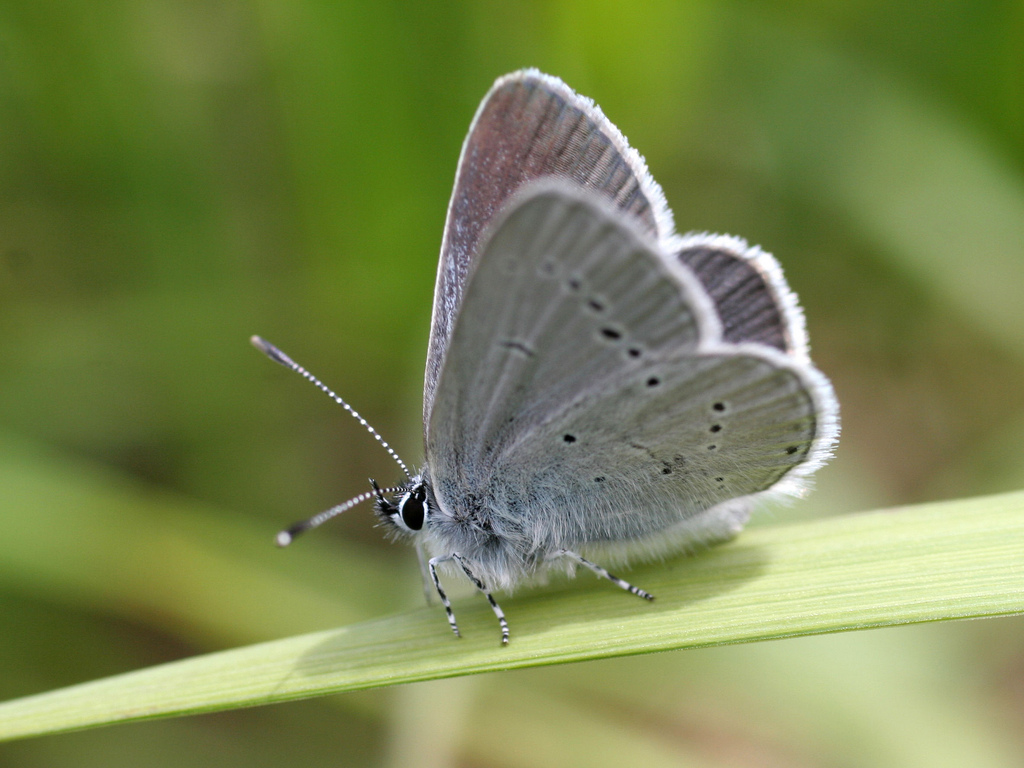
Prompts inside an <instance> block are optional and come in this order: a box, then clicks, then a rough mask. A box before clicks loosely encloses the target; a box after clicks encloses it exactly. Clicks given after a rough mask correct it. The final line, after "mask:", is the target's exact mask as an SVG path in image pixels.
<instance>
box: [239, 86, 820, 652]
mask: <svg viewBox="0 0 1024 768" xmlns="http://www.w3.org/2000/svg"><path fill="white" fill-rule="evenodd" d="M431 323H432V324H431V332H430V341H429V346H428V349H427V364H426V374H425V382H424V397H423V424H424V446H425V462H424V464H423V466H422V467H420V468H419V470H418V471H416V472H413V471H411V470H410V469H408V467H407V465H406V464H405V463H404V462H402V460H401V459H400V458H399V457H398V455H397V453H396V452H395V451H394V450H393V449H392V448H391V447H390V446H389V445H388V444H387V443H386V442H385V441H384V440H383V438H382V437H381V436H380V435H379V434H378V433H377V432H376V431H375V430H373V428H372V427H370V426H369V425H368V424H367V423H366V421H365V420H363V418H362V417H361V416H360V415H359V414H358V413H356V412H355V411H353V410H352V409H351V407H350V406H349V405H348V404H347V403H345V402H344V401H343V400H342V399H341V398H340V397H338V396H337V395H336V394H335V393H334V392H332V391H331V390H330V389H328V388H327V387H326V386H325V385H324V384H322V383H321V382H320V381H319V379H317V378H316V377H314V376H313V375H312V374H310V373H309V372H308V371H306V369H304V368H302V367H301V366H299V365H298V364H297V363H295V362H294V361H293V360H292V359H291V358H290V357H288V356H287V355H285V354H284V353H283V352H281V351H280V350H279V349H278V348H277V347H275V346H273V345H272V344H270V343H269V342H266V341H264V340H262V339H260V338H258V337H254V339H253V342H254V344H256V346H257V347H258V348H260V349H261V350H262V351H264V352H265V353H266V354H268V355H269V356H270V357H271V358H272V359H274V360H275V361H276V362H279V363H281V364H282V365H285V366H287V367H289V368H292V369H293V370H295V371H297V372H299V373H300V374H302V375H303V376H305V377H306V378H307V379H309V380H310V381H312V382H313V383H314V384H316V385H317V386H318V387H320V388H321V389H323V390H324V391H325V392H327V393H328V394H329V395H331V396H332V397H333V398H334V399H335V400H336V401H337V402H339V403H340V404H341V405H342V406H343V407H345V408H346V409H347V410H348V411H349V412H350V413H351V414H352V415H353V416H355V417H356V418H357V419H359V421H360V422H361V423H362V424H363V426H365V427H366V428H367V429H368V430H370V432H371V433H372V434H373V435H374V436H375V437H376V438H377V440H378V441H379V442H381V443H382V444H383V445H384V447H385V448H386V449H387V450H388V452H389V453H390V454H391V455H392V457H393V458H394V459H395V460H396V461H397V462H398V464H399V466H400V467H401V468H402V469H403V471H404V472H405V474H406V480H405V481H404V482H403V483H401V484H400V485H397V486H394V487H390V488H383V489H382V488H380V487H379V486H378V485H377V484H376V483H375V482H373V481H371V483H372V486H373V490H372V491H369V492H367V493H363V494H360V495H359V496H356V497H355V498H353V499H351V500H349V501H347V502H345V503H344V504H341V505H338V506H337V507H334V508H332V509H330V510H327V511H326V512H323V513H321V514H320V515H317V516H315V517H313V518H310V519H309V520H306V521H303V522H301V523H298V524H296V525H294V526H292V527H291V528H289V529H287V530H285V531H282V532H281V533H280V534H279V535H278V544H280V545H285V544H288V543H289V542H291V540H292V539H293V538H294V537H295V536H296V535H298V534H299V533H301V532H302V531H305V530H308V529H309V528H313V527H316V526H318V525H320V524H321V523H323V522H325V521H326V520H328V519H330V518H331V517H334V516H335V515H337V514H339V513H341V512H344V511H346V510H348V509H350V508H351V507H353V506H355V505H356V504H359V503H361V502H363V501H367V500H370V499H373V500H374V502H375V508H376V511H377V513H378V515H379V517H380V519H381V521H382V523H383V525H385V526H386V527H387V528H388V529H389V530H390V531H392V532H393V533H395V534H396V535H398V536H401V537H407V538H409V539H412V540H413V541H414V542H415V544H416V546H417V551H418V552H419V553H420V558H421V563H422V564H424V571H425V578H426V579H427V580H428V583H429V584H431V585H432V586H433V587H434V588H435V589H436V592H437V594H438V595H439V596H440V598H441V602H442V604H443V605H444V608H445V611H446V614H447V618H448V623H449V625H450V627H451V629H452V631H453V632H454V633H455V635H456V636H458V635H459V628H458V625H457V623H456V620H455V615H454V612H453V610H452V607H451V602H450V600H449V599H448V596H447V595H446V593H445V591H444V589H443V587H442V584H441V580H440V577H439V567H440V566H447V567H449V568H452V567H454V569H455V570H456V572H458V571H461V572H462V573H464V574H465V576H466V577H467V578H469V580H470V581H471V582H472V583H473V584H474V585H475V586H476V588H477V589H479V590H480V591H481V592H482V593H483V594H484V595H485V596H486V598H487V600H488V601H489V603H490V605H491V608H492V610H493V611H494V614H495V616H496V617H497V620H498V623H499V625H500V629H501V640H502V643H508V641H509V636H510V634H509V625H508V622H507V620H506V618H505V615H504V612H503V611H502V609H501V607H500V606H499V605H498V603H497V601H496V600H495V599H494V596H493V594H492V590H494V589H502V590H508V589H511V588H512V587H514V586H516V584H518V583H519V582H521V581H522V580H523V579H525V578H527V577H530V576H532V575H534V574H537V573H538V572H541V571H544V570H545V569H547V568H549V567H552V566H555V565H563V566H568V567H570V568H575V567H576V566H582V567H585V568H588V569H590V570H591V571H593V572H594V573H596V574H597V575H598V576H601V577H603V578H605V579H608V580H610V581H611V582H613V583H614V584H616V585H618V586H620V587H622V588H623V589H625V590H627V591H629V592H631V593H633V594H635V595H637V596H640V597H642V598H646V599H653V598H652V595H650V594H649V593H647V592H645V591H644V590H642V589H640V588H638V587H635V586H633V585H632V584H630V583H628V582H626V581H624V580H622V579H620V578H618V577H616V576H614V575H612V574H611V573H609V572H608V571H607V570H606V569H605V568H604V567H602V566H601V565H598V564H597V563H596V562H595V561H594V560H592V559H590V558H591V557H593V558H595V559H599V558H601V557H603V558H607V559H608V560H610V561H616V562H622V561H624V560H626V559H628V558H631V557H637V556H641V557H651V556H657V555H661V554H665V553H669V552H676V551H685V550H691V549H693V548H695V547H697V546H704V545H708V544H712V543H715V542H718V541H722V540H725V539H728V538H730V537H732V536H734V535H735V534H736V533H737V532H739V530H740V529H741V528H742V527H743V525H744V523H745V522H746V521H747V519H748V517H749V515H750V513H751V509H752V507H753V505H754V503H755V502H756V500H757V499H758V498H759V497H762V496H764V495H766V494H773V493H787V492H788V493H793V494H796V493H799V492H800V491H801V490H802V489H803V488H804V486H805V484H806V478H807V477H808V476H809V475H810V474H811V473H813V472H814V471H815V470H816V469H817V468H818V467H820V466H821V465H822V464H823V463H824V462H825V461H826V460H827V459H828V458H829V456H830V455H831V452H832V450H833V448H834V445H835V443H836V440H837V438H838V430H839V415H838V403H837V401H836V398H835V395H834V393H833V390H832V387H831V384H830V383H829V380H828V379H827V378H826V377H825V376H824V375H823V374H822V373H821V372H819V371H818V370H817V369H816V368H815V367H814V366H813V365H812V363H811V361H810V356H809V349H808V341H807V333H806V330H805V324H804V318H803V314H802V311H801V309H800V306H799V304H798V302H797V298H796V296H795V295H794V294H793V293H792V291H790V289H789V287H788V286H787V284H786V281H785V279H784V278H783V276H782V271H781V269H780V268H779V265H778V263H777V262H776V261H775V259H774V258H773V257H772V256H771V255H770V254H768V253H766V252H765V251H762V250H760V249H759V248H757V247H749V246H748V245H747V244H746V243H745V242H744V241H743V240H740V239H738V238H734V237H728V236H719V235H708V234H690V235H686V236H679V235H677V234H675V232H674V225H673V217H672V213H671V211H670V210H669V208H668V205H667V203H666V201H665V196H664V194H663V192H662V190H661V188H660V187H659V186H658V184H657V183H656V182H655V181H654V179H653V178H652V176H651V175H650V173H649V172H648V170H647V167H646V164H645V163H644V160H643V159H642V158H641V157H640V155H639V154H638V153H637V152H636V151H635V150H634V149H632V148H631V147H630V146H629V144H628V142H627V141H626V139H625V137H624V136H623V135H622V134H621V133H620V132H619V130H618V129H617V128H616V127H615V126H614V125H613V124H612V123H611V122H610V121H609V120H608V119H607V118H606V117H605V116H604V114H603V113H602V112H601V110H600V108H599V107H598V106H597V105H596V104H594V102H592V101H591V100H590V99H587V98H585V97H582V96H580V95H578V94H576V93H575V92H574V91H572V90H571V89H570V88H569V87H568V86H567V85H565V83H563V82H562V81H561V80H559V79H557V78H555V77H552V76H549V75H545V74H542V73H541V72H539V71H537V70H534V69H526V70H521V71H518V72H514V73H512V74H510V75H506V76H504V77H502V78H500V79H498V81H497V82H496V83H495V84H494V86H493V87H492V88H491V90H490V92H489V93H488V94H487V96H486V97H485V98H484V100H483V102H482V103H481V105H480V107H479V109H478V111H477V113H476V116H475V118H474V119H473V122H472V125H471V127H470V130H469V134H468V136H467V138H466V140H465V143H464V145H463V148H462V154H461V156H460V158H459V163H458V170H457V173H456V178H455V189H454V191H453V193H452V198H451V202H450V204H449V208H448V216H447V221H446V224H445V228H444V237H443V240H442V245H441V257H440V263H439V265H438V272H437V282H436V286H435V292H434V307H433V316H432V321H431Z"/></svg>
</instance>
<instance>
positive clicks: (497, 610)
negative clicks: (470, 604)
mask: <svg viewBox="0 0 1024 768" xmlns="http://www.w3.org/2000/svg"><path fill="white" fill-rule="evenodd" d="M452 559H453V560H455V562H457V563H458V564H459V565H461V566H462V570H463V571H465V573H466V576H468V577H469V580H470V581H472V582H473V585H474V586H475V587H476V588H477V589H479V590H480V591H481V592H483V593H484V597H486V598H487V602H489V603H490V604H491V610H492V611H494V615H495V616H497V617H498V624H499V625H500V626H501V644H502V645H508V622H507V621H506V620H505V612H504V611H503V610H501V606H500V605H498V603H497V601H496V600H495V599H494V596H493V595H492V594H491V593H490V592H488V591H487V587H485V586H484V583H483V582H482V581H480V579H478V578H477V577H476V574H474V573H473V572H472V571H471V570H470V569H469V566H468V565H466V561H465V560H464V559H463V557H462V555H458V554H454V553H453V554H452Z"/></svg>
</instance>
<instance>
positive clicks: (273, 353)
mask: <svg viewBox="0 0 1024 768" xmlns="http://www.w3.org/2000/svg"><path fill="white" fill-rule="evenodd" d="M249 341H251V342H252V345H253V346H254V347H256V349H258V350H259V351H260V352H262V353H263V354H265V355H266V356H267V357H269V358H270V359H271V360H273V361H274V362H275V363H280V364H281V365H283V366H284V367H285V368H290V369H291V370H293V371H295V372H296V373H297V374H299V375H300V376H301V377H302V378H304V379H305V380H306V381H308V382H310V383H311V384H313V385H314V386H315V387H316V388H317V389H319V390H320V391H321V392H323V393H324V394H325V395H327V396H328V397H329V398H331V399H332V400H333V401H334V402H336V403H337V404H338V405H340V406H341V407H342V408H344V409H345V410H346V411H348V412H349V415H350V416H352V418H354V419H355V420H356V421H358V422H359V423H360V424H362V425H363V426H364V427H366V431H367V432H369V433H370V434H371V435H373V436H374V437H375V438H376V439H377V442H378V443H380V444H381V445H382V446H384V450H385V451H387V452H388V455H390V456H391V458H392V459H394V460H395V462H397V464H398V466H400V467H401V468H402V471H403V472H405V476H406V477H408V478H409V479H410V480H412V473H410V472H409V468H408V467H407V466H405V462H404V461H402V460H401V458H399V456H398V454H397V453H395V449H394V448H392V447H391V446H390V445H388V444H387V441H385V440H384V438H383V437H381V436H380V432H378V431H377V430H376V429H374V428H373V427H371V426H370V425H369V423H368V422H367V421H366V419H364V418H363V417H362V416H360V415H359V414H358V413H357V412H356V411H355V409H354V408H353V407H352V406H351V405H349V404H348V403H346V402H345V401H344V400H342V399H341V398H340V397H339V396H338V395H337V394H335V392H334V390H332V389H331V388H330V387H328V386H327V385H326V384H324V383H323V382H322V381H320V379H318V378H317V377H316V376H314V375H313V374H312V373H310V372H309V371H307V370H306V369H305V368H303V367H302V366H301V365H299V364H298V363H296V362H295V361H294V360H292V359H291V358H290V357H288V355H286V354H285V353H284V352H282V351H281V350H280V349H278V348H277V347H275V346H274V345H273V344H271V343H270V342H269V341H267V340H266V339H261V338H260V337H259V336H253V337H252V338H251V339H249ZM363 495H364V496H372V495H373V494H369V495H367V494H363ZM348 503H349V502H345V504H348ZM355 503H356V504H358V503H359V502H355ZM341 506H345V505H344V504H342V505H341ZM335 509H337V508H335ZM328 511H330V510H328ZM341 511H342V512H343V511H344V510H341ZM324 514H327V513H326V512H325V513H324ZM335 514H338V513H337V512H335ZM317 517H320V515H317ZM330 517H333V515H330ZM311 519H313V520H316V517H314V518H311ZM320 522H323V521H322V520H321V521H320ZM319 524H320V523H316V524H315V525H319ZM308 527H310V528H312V527H315V526H308ZM279 538H280V537H279ZM278 543H280V542H278ZM287 543H288V542H285V544H287ZM281 546H284V544H282V545H281Z"/></svg>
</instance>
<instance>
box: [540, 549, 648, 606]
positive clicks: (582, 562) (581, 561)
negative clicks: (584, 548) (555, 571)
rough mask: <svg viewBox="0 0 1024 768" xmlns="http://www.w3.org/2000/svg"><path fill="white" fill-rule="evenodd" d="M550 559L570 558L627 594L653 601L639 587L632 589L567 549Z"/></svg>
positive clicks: (556, 552) (598, 566) (554, 553)
mask: <svg viewBox="0 0 1024 768" xmlns="http://www.w3.org/2000/svg"><path fill="white" fill-rule="evenodd" d="M551 557H552V558H555V557H568V558H572V559H573V560H575V561H576V562H577V563H579V564H580V565H582V566H585V567H587V568H589V569H590V570H592V571H593V572H594V573H596V574H597V575H598V576H600V577H601V578H603V579H608V581H610V582H611V583H612V584H616V585H618V586H619V587H622V589H624V590H626V591H627V592H631V593H632V594H634V595H636V596H637V597H642V598H643V599H644V600H653V599H654V595H652V594H651V593H650V592H645V591H644V590H642V589H640V587H634V586H633V585H632V584H630V583H629V582H628V581H625V580H624V579H620V578H619V577H618V576H615V575H613V574H611V573H608V571H606V570H605V569H604V568H602V567H601V566H600V565H598V564H597V563H592V562H590V561H589V560H587V559H585V558H583V557H581V556H580V555H577V554H576V553H575V552H570V551H569V550H568V549H559V550H556V551H555V552H553V553H552V555H551Z"/></svg>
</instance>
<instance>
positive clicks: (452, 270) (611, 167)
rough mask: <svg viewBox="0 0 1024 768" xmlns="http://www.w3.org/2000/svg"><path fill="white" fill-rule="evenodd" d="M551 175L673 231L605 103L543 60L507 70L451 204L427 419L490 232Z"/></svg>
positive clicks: (469, 142)
mask: <svg viewBox="0 0 1024 768" xmlns="http://www.w3.org/2000/svg"><path fill="white" fill-rule="evenodd" d="M549 176H550V177H555V178H563V179H566V180H570V181H572V182H574V183H575V184H577V185H580V186H582V187H585V188H587V189H590V190H593V191H594V192H596V193H597V194H599V195H601V196H603V197H605V198H607V199H608V200H610V201H611V202H612V203H613V204H614V205H615V206H617V207H618V208H619V209H620V210H622V211H624V212H626V213H627V214H628V215H629V216H630V217H632V218H633V219H634V220H635V222H636V225H637V227H638V228H639V229H640V230H641V231H643V232H644V233H646V234H647V235H649V236H650V237H651V238H653V239H655V240H658V239H663V238H669V237H670V236H671V235H672V231H673V226H672V214H671V212H670V211H669V209H668V206H667V205H666V204H665V197H664V194H663V193H662V191H661V188H660V187H659V186H658V185H657V183H656V182H655V181H654V179H653V178H652V177H651V175H650V174H649V173H648V172H647V166H646V165H645V164H644V161H643V158H641V157H640V155H639V154H638V153H637V152H636V151H635V150H634V149H632V148H631V147H630V146H629V144H628V142H627V141H626V139H625V137H624V136H623V135H622V134H621V133H620V132H619V130H618V129H617V128H616V127H615V126H614V125H613V124H612V123H611V122H610V121H609V120H608V118H606V117H605V116H604V114H603V113H602V112H601V110H600V109H599V108H598V107H597V105H596V104H594V103H593V102H592V101H591V100H590V99H587V98H585V97H583V96H580V95H578V94H576V93H575V92H574V91H573V90H572V89H571V88H569V87H568V86H567V85H565V83H563V82H562V81H561V80H559V79H558V78H555V77H551V76H550V75H544V74H542V73H540V72H538V71H537V70H533V69H530V70H522V71H519V72H514V73H512V74H510V75H506V76H505V77H502V78H501V79H499V80H498V81H497V82H496V83H495V84H494V86H493V87H492V88H491V90H490V92H489V93H488V94H487V96H486V97H485V98H484V100H483V102H482V103H481V105H480V108H479V109H478V111H477V114H476V117H475V118H474V120H473V123H472V125H471V126H470V129H469V134H468V136H467V137H466V141H465V144H464V145H463V147H462V155H461V157H460V158H459V165H458V171H457V173H456V177H455V189H454V190H453V192H452V198H451V202H450V203H449V206H448V218H447V222H446V224H445V230H444V239H443V241H442V245H441V259H440V263H439V265H438V272H437V283H436V286H435V290H434V311H433V320H432V326H431V333H430V343H429V347H428V350H427V370H426V376H425V382H424V398H423V416H424V424H426V423H428V422H429V419H430V411H431V408H432V406H433V402H434V391H435V389H436V386H437V379H438V376H439V374H440V370H441V365H442V363H443V359H444V355H445V350H446V349H447V347H448V342H449V338H450V336H451V331H452V325H453V323H454V319H455V316H456V314H457V312H458V310H459V306H460V304H461V302H462V294H463V290H464V284H465V280H466V275H467V274H468V272H469V269H470V267H471V265H472V262H473V259H474V256H475V255H476V253H477V250H478V246H479V240H480V237H481V235H482V233H483V232H484V231H485V229H486V228H487V227H488V225H489V224H490V223H491V221H492V219H493V218H494V217H495V215H496V214H497V213H498V212H499V211H500V210H501V209H502V207H503V206H504V205H505V203H507V202H508V200H509V198H510V197H511V196H512V195H513V194H515V192H516V191H517V190H518V189H520V188H521V187H522V186H523V185H524V184H526V183H528V182H530V181H532V180H536V179H538V178H541V177H549Z"/></svg>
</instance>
